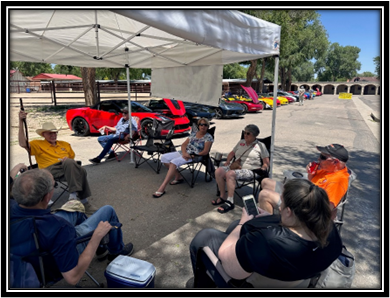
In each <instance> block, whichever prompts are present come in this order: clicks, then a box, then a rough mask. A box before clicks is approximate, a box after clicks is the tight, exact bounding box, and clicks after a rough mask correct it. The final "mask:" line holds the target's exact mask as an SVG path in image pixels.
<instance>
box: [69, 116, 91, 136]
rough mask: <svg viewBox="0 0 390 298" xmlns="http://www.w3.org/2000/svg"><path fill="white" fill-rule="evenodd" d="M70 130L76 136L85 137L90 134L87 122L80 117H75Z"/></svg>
mask: <svg viewBox="0 0 390 298" xmlns="http://www.w3.org/2000/svg"><path fill="white" fill-rule="evenodd" d="M72 130H73V131H74V133H75V134H76V135H77V136H87V135H89V132H90V129H89V124H88V122H87V120H85V119H84V118H82V117H76V118H74V119H73V121H72Z"/></svg>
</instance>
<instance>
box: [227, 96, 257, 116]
mask: <svg viewBox="0 0 390 298" xmlns="http://www.w3.org/2000/svg"><path fill="white" fill-rule="evenodd" d="M224 99H225V101H229V102H235V103H238V104H240V105H242V107H243V108H244V112H245V113H247V112H255V113H256V112H258V111H262V110H263V109H264V107H263V105H262V104H261V102H259V103H254V102H253V101H252V99H251V98H247V97H244V96H241V97H237V96H224Z"/></svg>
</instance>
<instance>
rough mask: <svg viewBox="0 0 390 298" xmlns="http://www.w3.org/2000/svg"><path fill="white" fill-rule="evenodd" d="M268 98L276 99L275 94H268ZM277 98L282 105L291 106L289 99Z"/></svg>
mask: <svg viewBox="0 0 390 298" xmlns="http://www.w3.org/2000/svg"><path fill="white" fill-rule="evenodd" d="M268 96H269V97H272V98H274V94H273V93H268ZM276 98H277V99H279V101H280V104H282V105H288V104H289V102H288V99H287V98H285V97H283V96H277V97H276Z"/></svg>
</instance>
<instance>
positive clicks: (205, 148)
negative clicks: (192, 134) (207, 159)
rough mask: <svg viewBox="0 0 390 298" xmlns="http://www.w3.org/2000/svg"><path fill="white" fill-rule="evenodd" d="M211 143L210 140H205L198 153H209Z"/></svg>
mask: <svg viewBox="0 0 390 298" xmlns="http://www.w3.org/2000/svg"><path fill="white" fill-rule="evenodd" d="M211 144H212V142H206V143H205V144H204V148H203V150H202V151H200V152H199V153H198V155H206V154H207V153H209V152H210V148H211Z"/></svg>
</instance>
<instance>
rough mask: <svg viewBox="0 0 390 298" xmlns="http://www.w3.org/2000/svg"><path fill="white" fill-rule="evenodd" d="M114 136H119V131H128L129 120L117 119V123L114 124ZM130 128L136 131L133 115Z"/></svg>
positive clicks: (136, 126)
mask: <svg viewBox="0 0 390 298" xmlns="http://www.w3.org/2000/svg"><path fill="white" fill-rule="evenodd" d="M115 129H116V131H115V136H119V134H121V133H129V120H126V119H125V118H123V117H122V118H121V119H119V121H118V123H117V124H116V126H115ZM131 130H132V131H137V130H138V125H137V121H135V120H134V118H133V117H131Z"/></svg>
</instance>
